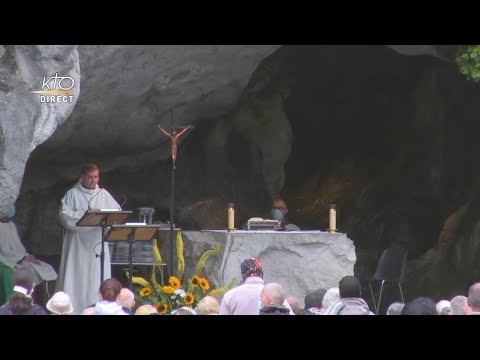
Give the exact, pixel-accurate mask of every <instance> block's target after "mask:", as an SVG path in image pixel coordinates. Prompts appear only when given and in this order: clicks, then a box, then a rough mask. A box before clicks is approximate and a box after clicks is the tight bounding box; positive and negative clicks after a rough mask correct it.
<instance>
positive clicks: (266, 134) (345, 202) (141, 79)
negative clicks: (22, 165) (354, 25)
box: [0, 45, 480, 299]
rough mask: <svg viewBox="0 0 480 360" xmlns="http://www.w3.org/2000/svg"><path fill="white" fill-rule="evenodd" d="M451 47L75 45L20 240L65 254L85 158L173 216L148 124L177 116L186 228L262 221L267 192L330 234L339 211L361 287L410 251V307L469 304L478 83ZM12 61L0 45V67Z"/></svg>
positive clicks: (163, 162)
mask: <svg viewBox="0 0 480 360" xmlns="http://www.w3.org/2000/svg"><path fill="white" fill-rule="evenodd" d="M13 50H15V49H13ZM72 51H73V52H75V51H76V50H72ZM453 52H454V51H453V50H452V49H450V48H445V47H444V46H439V45H436V46H418V45H416V46H411V45H402V46H293V45H292V46H290V45H289V46H282V47H279V46H232V47H228V46H204V47H200V46H199V47H196V46H193V47H185V46H178V47H173V46H158V47H142V46H132V47H126V46H105V47H96V46H79V47H78V54H79V63H80V66H81V69H82V77H81V78H82V95H81V96H80V97H79V99H78V101H77V104H76V106H75V109H74V111H73V112H72V114H71V116H70V117H69V118H68V120H67V121H65V122H64V123H63V124H62V125H60V126H58V128H57V130H56V131H55V133H54V135H53V136H52V137H51V138H50V139H49V140H47V141H46V142H44V143H43V144H42V145H40V146H38V147H37V148H36V149H35V151H34V152H33V153H32V155H31V156H30V158H29V162H28V164H27V167H26V175H25V178H24V180H23V183H22V189H21V194H20V198H19V199H18V201H17V205H18V207H19V208H20V210H19V214H18V217H17V221H18V222H19V223H20V225H21V226H20V228H21V231H22V233H23V235H24V236H25V239H26V240H27V242H29V243H30V244H31V246H32V248H33V249H34V250H35V251H36V252H37V253H40V254H45V255H55V254H59V253H60V249H61V240H60V239H61V236H60V227H59V226H58V224H57V220H56V217H55V215H56V212H58V204H59V201H60V199H61V196H62V195H63V193H64V192H65V191H66V190H67V188H68V187H69V186H71V185H72V184H73V183H74V181H75V179H76V177H77V176H78V168H79V165H80V163H82V162H83V161H85V160H88V159H91V160H94V161H97V162H99V163H100V165H101V168H102V169H103V174H102V179H101V184H102V185H103V186H105V187H107V188H108V189H109V190H110V191H111V192H112V193H113V194H114V195H116V196H118V197H119V199H120V201H123V194H127V197H128V199H127V204H126V207H127V208H129V209H135V208H136V207H139V206H153V207H155V209H156V211H157V212H156V214H155V218H156V219H159V220H162V221H166V220H167V219H168V218H169V200H170V179H171V165H170V159H169V153H170V148H169V142H168V138H166V137H165V136H164V135H162V134H161V133H160V131H159V130H158V129H157V128H156V127H155V126H154V125H156V124H160V125H161V126H164V127H168V126H169V111H170V109H173V110H174V111H173V116H174V119H175V123H176V124H177V125H186V124H193V125H194V128H193V129H190V130H189V131H188V132H187V134H186V135H184V136H183V137H182V140H181V142H180V146H179V152H178V159H177V170H176V173H175V176H176V177H175V179H176V182H175V213H176V217H175V221H176V222H177V223H178V224H179V225H180V226H181V227H182V228H184V229H185V230H198V229H203V228H210V229H212V228H219V227H222V226H225V223H226V210H225V209H226V208H225V206H226V204H227V203H228V202H230V201H233V202H235V203H236V215H237V221H238V224H243V223H244V221H245V220H246V219H247V218H248V217H250V216H255V215H258V216H265V215H266V213H267V212H268V210H269V206H270V198H271V196H272V195H274V194H276V193H280V194H282V195H283V196H284V197H285V198H286V199H287V201H288V204H289V213H288V216H289V218H290V219H291V220H292V221H293V222H295V223H297V224H298V225H300V226H301V227H302V228H303V229H326V228H327V226H328V211H327V209H328V204H329V203H336V204H337V226H338V228H339V229H340V231H341V232H344V233H346V234H347V236H348V238H349V239H352V240H353V242H354V245H355V250H356V255H357V261H356V264H355V275H356V276H358V277H359V278H360V279H361V280H362V281H363V282H364V284H365V283H366V282H365V281H366V279H368V277H369V276H370V275H371V274H372V273H373V271H374V270H375V266H376V263H377V261H378V258H379V256H380V254H381V252H382V250H383V249H384V248H386V247H388V246H390V245H392V244H400V245H403V246H406V247H407V248H408V250H409V262H408V271H407V281H406V284H405V290H406V295H407V298H411V297H413V296H416V295H427V296H432V297H434V298H435V299H438V298H440V297H448V296H450V295H455V294H459V293H463V294H465V293H466V290H467V288H468V285H469V284H471V283H472V282H473V281H475V280H476V279H477V278H478V276H479V274H480V266H479V265H478V261H476V259H477V258H478V257H479V256H480V254H479V251H480V249H479V246H478V244H479V242H480V238H479V231H478V230H479V226H480V225H479V222H478V219H477V218H478V214H479V206H478V193H479V190H480V189H479V185H478V184H479V183H478V181H477V179H478V178H479V175H480V172H479V168H478V165H477V164H478V156H477V154H478V149H477V147H478V145H477V144H478V140H477V137H478V134H479V133H480V128H479V127H480V126H479V125H478V124H480V123H479V122H478V121H477V120H478V118H479V117H480V105H479V103H478V101H477V100H478V98H479V95H480V89H479V88H478V85H477V84H475V83H472V82H468V81H467V80H465V79H464V78H463V77H462V76H461V75H460V74H459V73H458V70H457V69H456V67H455V64H454V63H453V62H452V61H451V59H452V56H451V54H452V53H453ZM2 53H3V55H2ZM11 54H12V48H9V47H5V48H2V49H0V55H1V58H0V60H2V59H3V60H2V61H6V60H5V59H12V57H11ZM422 55H423V56H422ZM9 56H10V58H9ZM42 58H43V57H42ZM54 58H55V56H54ZM7 64H10V63H9V62H7ZM4 68H5V67H3V68H2V69H4ZM7 69H8V66H7ZM2 71H4V70H2ZM9 74H10V73H9ZM2 76H4V75H2ZM9 76H10V77H9V79H12V80H9V81H14V79H15V77H14V76H13V75H11V74H10V75H9ZM25 81H26V80H25ZM13 83H14V82H13ZM13 83H12V84H13ZM0 86H4V85H3V82H2V83H0ZM2 89H3V88H1V89H0V90H2ZM28 90H30V88H29V89H28ZM2 91H3V90H2ZM0 94H1V95H2V96H3V95H5V94H6V92H5V91H4V92H3V93H0ZM29 106H31V105H29V104H27V105H25V107H24V108H25V109H28V107H29ZM2 109H3V108H2ZM20 110H22V111H23V110H24V109H23V108H21V107H20ZM0 111H2V110H1V109H0ZM1 119H2V121H3V119H4V117H3V116H2V118H1ZM59 122H61V120H58V121H57V120H56V124H58V123H59ZM26 125H28V126H30V125H29V124H26ZM2 126H3V123H2ZM28 126H27V127H21V129H24V130H23V131H26V130H25V129H29V127H28ZM31 129H33V123H32V125H31ZM31 129H30V130H29V131H31V133H32V134H33V131H32V130H31ZM27 135H28V136H30V133H28V134H27ZM2 136H4V137H5V131H4V132H3V135H2ZM28 136H27V138H28ZM2 141H3V142H5V140H4V139H2ZM19 141H25V140H24V139H23V137H22V140H19ZM30 143H35V144H38V143H39V142H36V141H33V140H32V141H31V142H29V144H30ZM29 146H30V145H29ZM22 149H23V148H22ZM22 151H24V150H19V151H18V154H17V152H15V151H14V152H13V153H11V154H15V156H20V155H22ZM22 156H23V158H26V157H28V153H25V154H23V155H22ZM3 157H5V152H4V155H3ZM16 173H18V174H17V175H18V176H19V177H18V176H17V178H16V179H17V183H19V182H20V180H19V179H21V174H20V172H18V171H17V172H16ZM2 181H3V180H2ZM9 181H11V182H12V183H13V182H14V180H9ZM4 196H5V199H7V198H8V197H9V196H11V197H12V199H14V198H15V193H13V194H10V193H8V194H4ZM5 203H8V201H7V200H6V201H5ZM210 215H212V216H210Z"/></svg>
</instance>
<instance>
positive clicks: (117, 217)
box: [76, 210, 133, 283]
mask: <svg viewBox="0 0 480 360" xmlns="http://www.w3.org/2000/svg"><path fill="white" fill-rule="evenodd" d="M132 213H133V211H130V210H126V211H122V210H88V211H86V212H85V214H84V215H83V216H82V218H81V219H80V220H78V221H77V224H76V225H77V226H101V227H102V250H101V252H100V283H102V282H103V276H104V274H103V273H104V265H105V248H104V244H105V236H106V234H105V230H106V228H107V227H108V226H112V225H115V224H117V223H120V224H123V222H124V221H125V220H126V219H127V217H128V215H130V214H132Z"/></svg>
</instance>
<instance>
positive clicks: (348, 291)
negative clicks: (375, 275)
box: [338, 276, 362, 299]
mask: <svg viewBox="0 0 480 360" xmlns="http://www.w3.org/2000/svg"><path fill="white" fill-rule="evenodd" d="M338 289H339V291H340V298H341V299H343V298H359V297H361V296H362V285H361V284H360V280H358V279H357V278H356V277H355V276H345V277H344V278H343V279H342V280H340V282H339V283H338Z"/></svg>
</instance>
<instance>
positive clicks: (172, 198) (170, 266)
mask: <svg viewBox="0 0 480 360" xmlns="http://www.w3.org/2000/svg"><path fill="white" fill-rule="evenodd" d="M170 114H171V119H170V120H171V127H172V129H171V131H172V134H173V131H174V130H175V128H174V127H173V109H172V111H171V113H170ZM174 209H175V164H174V163H173V158H172V182H171V186H170V259H169V262H168V275H169V276H172V275H173V247H174V236H173V228H174V222H175V219H174V213H173V211H174Z"/></svg>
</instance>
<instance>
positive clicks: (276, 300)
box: [259, 283, 285, 308]
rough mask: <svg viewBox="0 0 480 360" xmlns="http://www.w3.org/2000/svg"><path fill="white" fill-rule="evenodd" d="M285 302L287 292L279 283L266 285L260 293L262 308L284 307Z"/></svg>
mask: <svg viewBox="0 0 480 360" xmlns="http://www.w3.org/2000/svg"><path fill="white" fill-rule="evenodd" d="M284 301H285V291H284V289H283V286H282V285H280V284H277V283H269V284H266V285H265V286H264V287H263V289H262V291H261V292H260V304H259V305H260V306H259V307H261V308H263V307H264V306H265V305H282V304H283V302H284Z"/></svg>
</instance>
